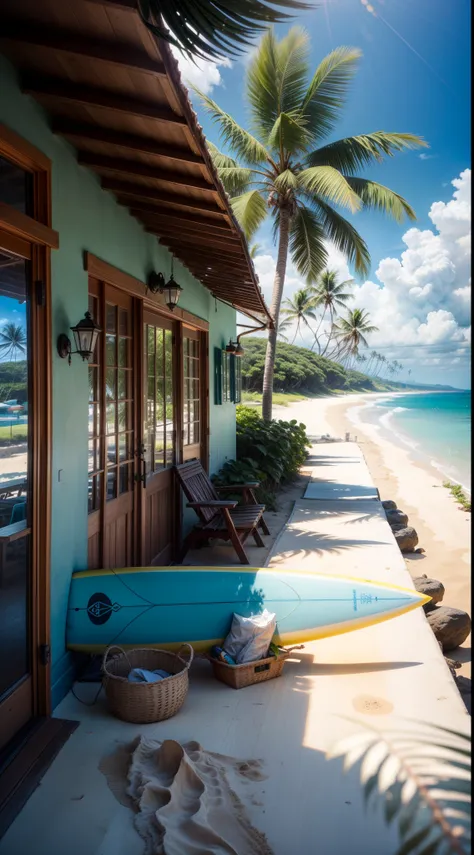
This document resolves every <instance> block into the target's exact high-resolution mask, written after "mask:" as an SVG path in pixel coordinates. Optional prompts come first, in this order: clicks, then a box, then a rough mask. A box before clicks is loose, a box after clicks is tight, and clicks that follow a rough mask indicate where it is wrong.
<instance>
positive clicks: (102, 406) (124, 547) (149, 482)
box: [88, 278, 208, 569]
mask: <svg viewBox="0 0 474 855" xmlns="http://www.w3.org/2000/svg"><path fill="white" fill-rule="evenodd" d="M89 311H90V312H91V315H92V317H93V318H94V319H95V320H96V321H97V322H98V323H99V326H100V327H101V328H102V330H103V332H102V334H101V335H100V336H99V340H98V344H97V349H96V353H95V354H94V357H93V361H92V362H90V363H89V550H88V551H89V569H95V568H99V567H106V568H108V567H131V566H134V565H144V566H152V565H155V566H159V565H167V564H169V563H170V562H172V561H173V559H174V557H175V554H176V552H177V549H178V546H179V539H180V528H181V510H180V508H181V504H180V496H179V491H178V489H177V486H176V483H175V480H176V479H175V478H174V474H173V466H174V465H175V464H176V463H180V462H182V461H183V460H190V459H191V458H193V457H198V458H200V459H201V460H202V461H203V463H204V465H205V464H206V454H207V452H206V449H207V427H206V426H207V417H206V414H207V373H208V371H207V359H206V355H207V343H206V337H205V333H204V332H203V331H201V330H198V329H195V328H193V327H191V326H190V325H189V324H187V323H186V324H185V323H182V322H181V321H180V320H178V319H176V320H175V319H174V318H172V317H165V316H163V315H162V314H160V313H158V312H155V311H152V310H151V308H148V307H144V306H143V303H142V302H141V301H139V300H137V299H136V297H133V296H132V295H131V294H128V293H126V292H125V291H123V290H120V289H118V288H115V287H112V286H111V285H108V284H106V283H102V282H100V281H99V280H97V279H94V278H90V279H89Z"/></svg>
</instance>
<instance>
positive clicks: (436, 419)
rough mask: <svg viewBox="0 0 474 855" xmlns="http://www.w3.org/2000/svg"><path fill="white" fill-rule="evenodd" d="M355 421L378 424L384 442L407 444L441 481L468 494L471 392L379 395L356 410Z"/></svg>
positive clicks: (469, 485)
mask: <svg viewBox="0 0 474 855" xmlns="http://www.w3.org/2000/svg"><path fill="white" fill-rule="evenodd" d="M354 415H355V413H354ZM357 419H358V420H359V421H360V422H370V423H371V424H376V425H378V426H379V429H380V430H382V431H383V432H384V433H386V435H387V439H390V440H391V441H392V442H397V444H399V443H403V444H404V445H407V446H408V447H409V448H411V449H412V451H413V452H414V453H415V455H416V457H419V458H420V459H423V460H424V461H425V462H429V463H431V465H432V466H434V467H435V468H436V469H437V470H438V471H439V472H440V473H441V474H442V476H443V478H445V479H448V480H450V481H453V482H457V483H459V484H461V485H462V486H463V487H464V489H465V490H467V491H468V492H471V392H470V391H467V392H420V393H415V394H413V393H412V394H409V395H403V394H400V395H397V396H396V397H393V398H392V397H391V398H389V397H382V396H380V397H377V398H374V400H373V401H370V402H369V403H367V404H365V405H364V406H362V407H358V408H357Z"/></svg>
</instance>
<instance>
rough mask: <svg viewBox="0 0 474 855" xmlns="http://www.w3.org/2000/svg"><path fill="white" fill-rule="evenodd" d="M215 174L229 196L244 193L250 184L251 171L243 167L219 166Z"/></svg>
mask: <svg viewBox="0 0 474 855" xmlns="http://www.w3.org/2000/svg"><path fill="white" fill-rule="evenodd" d="M217 172H218V175H219V178H220V179H221V181H222V183H223V185H224V190H225V191H226V193H228V194H229V196H237V195H238V194H240V193H245V191H246V190H248V189H249V187H250V184H251V182H252V170H251V169H246V168H245V167H244V166H221V167H218V169H217Z"/></svg>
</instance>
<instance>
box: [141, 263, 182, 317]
mask: <svg viewBox="0 0 474 855" xmlns="http://www.w3.org/2000/svg"><path fill="white" fill-rule="evenodd" d="M146 287H147V290H148V291H151V293H152V294H164V295H165V303H166V305H167V306H168V309H169V310H170V311H171V312H172V311H173V309H174V307H175V306H176V305H177V304H178V301H179V298H180V296H181V291H182V290H183V289H182V288H181V285H178V283H177V282H176V280H175V278H174V276H173V258H171V275H170V278H169V279H168V282H165V277H164V276H163V274H162V273H155V272H154V271H152V272H151V273H150V274H149V276H148V280H147V284H146Z"/></svg>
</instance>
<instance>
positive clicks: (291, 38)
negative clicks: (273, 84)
mask: <svg viewBox="0 0 474 855" xmlns="http://www.w3.org/2000/svg"><path fill="white" fill-rule="evenodd" d="M277 57H278V104H279V109H280V110H281V111H282V112H283V113H290V114H291V113H299V112H300V109H301V102H302V100H303V97H304V94H305V92H306V87H307V76H308V71H309V65H308V59H309V37H308V33H307V32H306V31H305V30H304V29H303V27H292V28H291V30H290V31H289V33H288V34H287V35H286V36H285V37H284V38H283V39H281V41H280V42H278V50H277Z"/></svg>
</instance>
